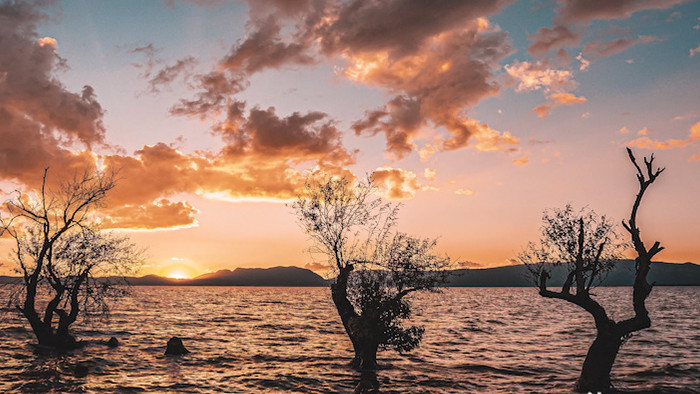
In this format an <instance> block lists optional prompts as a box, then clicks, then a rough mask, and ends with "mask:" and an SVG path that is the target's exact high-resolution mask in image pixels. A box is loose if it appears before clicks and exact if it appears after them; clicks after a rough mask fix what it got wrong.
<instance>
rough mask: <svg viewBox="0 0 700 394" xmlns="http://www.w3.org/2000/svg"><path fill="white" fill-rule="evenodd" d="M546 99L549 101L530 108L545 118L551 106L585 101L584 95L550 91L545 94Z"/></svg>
mask: <svg viewBox="0 0 700 394" xmlns="http://www.w3.org/2000/svg"><path fill="white" fill-rule="evenodd" d="M547 99H548V100H549V101H550V103H549V104H542V105H538V106H537V107H535V108H533V109H532V112H533V113H536V114H537V116H538V117H540V118H546V117H547V116H549V111H551V110H552V109H553V108H556V107H561V106H565V105H574V104H581V103H585V102H586V98H585V97H576V96H575V95H573V94H571V93H566V92H557V93H552V94H550V95H549V96H547Z"/></svg>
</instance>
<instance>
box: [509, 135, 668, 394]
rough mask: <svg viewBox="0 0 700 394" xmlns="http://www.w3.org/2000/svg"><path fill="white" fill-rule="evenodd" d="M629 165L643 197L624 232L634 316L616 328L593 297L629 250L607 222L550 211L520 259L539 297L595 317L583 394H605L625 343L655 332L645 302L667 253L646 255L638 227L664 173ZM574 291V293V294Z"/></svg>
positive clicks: (583, 372)
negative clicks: (655, 266)
mask: <svg viewBox="0 0 700 394" xmlns="http://www.w3.org/2000/svg"><path fill="white" fill-rule="evenodd" d="M627 153H628V155H629V158H630V161H631V162H632V164H633V165H634V167H635V169H636V170H637V180H638V181H639V192H638V193H637V196H636V198H635V201H634V204H633V206H632V211H631V213H630V217H629V219H628V220H627V221H626V222H625V221H623V223H622V224H623V226H624V228H625V229H626V230H627V232H629V233H630V235H631V240H632V242H631V244H632V246H633V247H634V249H635V251H636V253H637V257H636V259H635V262H636V263H635V271H636V272H635V279H634V287H633V291H632V305H633V309H634V316H633V317H631V318H629V319H626V320H622V321H619V322H615V321H614V320H613V319H611V318H610V317H609V316H608V314H607V312H606V311H605V308H604V307H603V306H602V305H600V304H599V303H598V302H597V301H596V300H595V299H594V298H593V295H592V294H591V292H590V291H591V288H592V287H593V286H595V285H596V284H598V283H600V282H601V281H602V279H604V277H605V275H606V274H607V272H609V271H610V270H611V269H612V268H613V267H614V265H615V264H616V263H617V262H618V261H619V259H620V258H621V252H622V251H623V250H624V249H625V248H626V247H627V246H628V245H629V244H628V243H622V242H621V241H620V236H619V234H618V233H617V231H616V230H615V226H614V225H613V223H611V222H610V221H609V220H607V219H606V218H605V216H597V215H595V213H593V212H592V211H587V210H583V211H581V212H578V213H577V212H574V210H573V209H572V208H571V206H567V207H566V208H565V209H563V210H558V209H554V210H551V211H546V212H545V214H544V216H543V222H544V226H543V227H542V237H541V239H540V242H539V244H533V243H531V244H530V245H528V248H527V249H526V250H525V251H524V252H523V253H521V254H520V256H519V257H520V261H522V262H523V263H524V264H527V266H528V268H529V269H530V272H532V273H533V274H534V278H535V281H536V284H537V286H538V287H539V289H540V291H539V293H540V295H541V296H542V297H546V298H557V299H561V300H565V301H568V302H570V303H572V304H574V305H577V306H579V307H581V308H583V309H584V310H586V311H587V312H588V313H590V314H591V315H592V316H593V319H594V321H595V326H596V331H597V335H596V338H595V340H594V341H593V344H592V345H591V347H590V348H589V350H588V353H587V355H586V359H585V361H584V363H583V368H582V370H581V375H580V377H579V379H578V382H577V383H576V389H577V390H578V391H581V392H605V391H608V390H609V389H610V388H611V387H612V384H611V382H610V372H611V370H612V366H613V364H614V363H615V358H616V357H617V353H618V351H619V350H620V346H622V344H623V342H624V341H625V340H626V339H628V338H629V337H630V336H631V335H632V334H633V333H634V332H636V331H639V330H642V329H645V328H648V327H650V326H651V319H650V318H649V312H648V311H647V309H646V306H645V301H646V299H647V297H648V296H649V294H650V293H651V289H652V285H651V284H649V282H648V281H647V274H648V273H649V269H650V268H651V259H652V258H653V257H654V256H655V255H656V254H657V253H659V252H660V251H661V250H663V248H662V247H661V246H660V244H659V242H655V243H654V244H653V246H652V247H651V248H650V249H647V248H646V246H645V245H644V243H643V242H642V239H641V237H640V231H639V227H637V211H638V210H639V206H640V204H641V201H642V197H643V196H644V193H645V192H646V190H647V188H648V187H649V186H650V185H651V184H652V183H654V181H655V180H656V178H657V177H658V176H659V174H661V172H663V170H664V169H663V168H661V169H659V168H654V165H653V162H654V156H653V155H652V156H651V157H650V158H649V159H647V158H644V165H645V168H644V170H643V169H642V168H641V167H640V166H639V165H638V164H637V160H636V159H635V157H634V154H633V153H632V151H631V150H630V149H629V148H628V149H627ZM555 266H564V267H565V269H566V272H567V275H566V278H565V280H564V283H563V285H562V288H561V290H559V291H553V290H550V289H548V287H547V280H548V279H549V278H550V272H551V269H552V268H553V267H555ZM572 288H573V292H572Z"/></svg>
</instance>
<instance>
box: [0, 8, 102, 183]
mask: <svg viewBox="0 0 700 394" xmlns="http://www.w3.org/2000/svg"><path fill="white" fill-rule="evenodd" d="M47 18H48V17H47V16H46V15H45V14H44V13H43V12H42V11H41V9H39V8H36V7H35V5H34V3H31V2H10V3H7V2H5V3H2V4H0V21H2V23H1V24H0V68H1V69H2V72H0V177H2V178H3V179H14V180H18V181H20V182H25V183H26V184H28V185H31V186H36V185H37V184H39V183H40V181H41V174H42V171H43V170H44V168H46V167H49V166H50V167H51V168H52V172H53V173H57V174H58V173H62V174H72V173H74V172H75V171H79V169H81V168H84V166H85V165H86V164H89V163H93V162H94V155H93V154H92V153H90V152H89V150H90V148H91V147H93V146H104V145H105V140H104V137H105V129H104V126H103V124H102V116H103V114H104V111H103V109H102V107H101V106H100V104H99V102H98V101H97V98H96V94H95V92H94V90H93V88H92V87H90V86H84V87H83V89H82V91H80V92H72V91H70V90H68V89H67V88H66V87H65V86H64V85H63V84H61V82H60V81H59V80H58V79H57V78H56V76H55V73H56V72H57V71H59V70H60V69H62V68H64V67H66V65H67V63H66V60H65V59H63V58H61V57H60V56H59V55H58V52H57V47H58V43H57V42H56V40H55V39H53V38H51V37H40V36H39V35H38V34H37V33H36V25H37V23H39V22H41V21H44V20H46V19H47ZM81 148H83V149H84V150H80V149H81ZM80 171H81V170H80Z"/></svg>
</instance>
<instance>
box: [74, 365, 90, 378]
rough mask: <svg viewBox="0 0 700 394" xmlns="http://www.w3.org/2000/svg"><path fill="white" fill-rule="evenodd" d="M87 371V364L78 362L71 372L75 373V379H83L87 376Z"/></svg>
mask: <svg viewBox="0 0 700 394" xmlns="http://www.w3.org/2000/svg"><path fill="white" fill-rule="evenodd" d="M88 370H89V368H88V364H87V363H85V362H79V363H78V364H77V365H76V366H75V370H74V371H73V372H74V373H75V376H76V377H78V378H84V377H86V376H87V374H88Z"/></svg>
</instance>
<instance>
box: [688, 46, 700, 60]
mask: <svg viewBox="0 0 700 394" xmlns="http://www.w3.org/2000/svg"><path fill="white" fill-rule="evenodd" d="M696 53H700V44H698V46H697V47H695V48H693V49H691V50H690V57H693V56H695V54H696Z"/></svg>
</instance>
